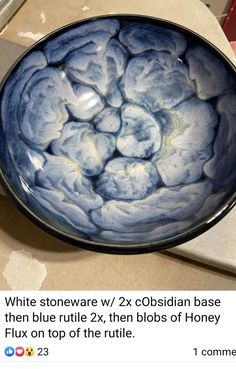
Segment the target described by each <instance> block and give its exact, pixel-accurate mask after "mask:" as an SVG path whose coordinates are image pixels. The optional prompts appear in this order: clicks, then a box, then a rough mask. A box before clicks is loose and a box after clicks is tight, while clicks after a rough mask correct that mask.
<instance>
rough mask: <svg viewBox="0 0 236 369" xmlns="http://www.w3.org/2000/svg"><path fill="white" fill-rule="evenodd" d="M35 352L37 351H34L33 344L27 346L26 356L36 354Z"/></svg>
mask: <svg viewBox="0 0 236 369" xmlns="http://www.w3.org/2000/svg"><path fill="white" fill-rule="evenodd" d="M34 354H35V351H34V348H33V347H32V346H28V347H26V349H25V355H26V356H34Z"/></svg>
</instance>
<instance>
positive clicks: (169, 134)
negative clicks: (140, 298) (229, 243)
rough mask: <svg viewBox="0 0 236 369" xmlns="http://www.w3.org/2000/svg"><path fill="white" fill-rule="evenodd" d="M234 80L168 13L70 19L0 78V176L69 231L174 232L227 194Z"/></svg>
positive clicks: (235, 133)
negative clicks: (0, 80)
mask: <svg viewBox="0 0 236 369" xmlns="http://www.w3.org/2000/svg"><path fill="white" fill-rule="evenodd" d="M235 86H236V84H235V70H234V68H233V67H232V65H230V63H229V62H228V61H227V60H226V59H225V58H224V57H223V56H222V55H221V54H220V52H218V51H217V50H215V49H214V48H213V47H212V46H211V45H210V44H208V43H207V42H205V41H204V40H202V39H201V38H200V37H198V36H196V35H194V34H192V33H191V32H190V31H187V30H184V29H181V27H178V26H176V25H173V24H171V23H168V22H162V21H159V20H155V19H150V18H144V17H133V16H116V17H101V18H97V19H92V20H86V21H83V22H80V23H77V24H73V25H70V26H67V27H65V28H63V29H61V30H59V31H57V32H54V33H53V34H51V35H49V36H48V37H47V38H45V39H44V40H42V41H41V42H39V43H37V44H36V45H35V46H34V47H33V48H31V49H30V50H29V51H28V52H27V53H26V54H25V55H24V56H23V57H22V58H21V59H20V60H19V61H18V62H17V63H16V65H15V66H14V68H13V69H12V70H11V71H10V73H9V74H8V76H7V77H6V79H5V81H4V83H3V85H2V89H1V93H0V100H1V117H0V125H1V126H0V154H1V170H2V177H3V181H4V184H5V186H7V189H8V191H9V192H10V193H11V195H12V196H13V197H14V198H15V200H16V202H17V204H18V205H20V206H21V208H23V209H24V210H25V211H26V213H27V214H28V215H29V216H30V217H31V218H32V219H33V220H36V221H38V222H39V223H40V224H41V225H42V226H46V228H47V229H48V230H49V231H50V230H51V231H52V232H53V233H54V234H56V235H57V236H59V237H64V238H65V239H66V240H67V241H69V242H70V241H72V242H76V241H78V242H79V241H80V240H84V241H85V242H87V244H89V243H90V242H92V243H94V244H97V245H106V246H107V247H108V248H109V247H114V246H115V245H116V246H119V247H124V248H128V247H131V248H132V247H134V248H135V247H141V246H145V245H148V244H150V243H152V244H155V245H156V247H157V248H158V245H159V246H160V247H169V246H171V245H173V244H176V243H180V242H182V241H183V240H184V237H186V235H191V234H192V236H193V235H195V233H196V234H197V233H199V232H201V231H203V230H204V227H205V228H207V227H208V226H209V225H210V224H211V222H214V221H215V219H217V218H218V217H220V216H221V214H222V212H224V211H225V210H226V209H227V208H229V207H231V206H232V204H233V202H234V193H235V183H236V172H235V158H236V145H235V142H236V94H235ZM161 245H162V246H161Z"/></svg>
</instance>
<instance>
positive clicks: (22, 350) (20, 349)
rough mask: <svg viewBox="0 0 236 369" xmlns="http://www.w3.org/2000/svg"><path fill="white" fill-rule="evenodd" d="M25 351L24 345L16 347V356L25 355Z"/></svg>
mask: <svg viewBox="0 0 236 369" xmlns="http://www.w3.org/2000/svg"><path fill="white" fill-rule="evenodd" d="M24 353H25V350H24V348H23V347H21V346H18V347H16V349H15V354H16V356H19V357H21V356H23V355H24Z"/></svg>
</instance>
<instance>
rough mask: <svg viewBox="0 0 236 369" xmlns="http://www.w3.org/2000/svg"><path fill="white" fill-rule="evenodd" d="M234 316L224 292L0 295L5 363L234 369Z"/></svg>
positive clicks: (233, 304)
mask: <svg viewBox="0 0 236 369" xmlns="http://www.w3.org/2000/svg"><path fill="white" fill-rule="evenodd" d="M235 311H236V295H235V293H234V292H225V291H222V292H207V291H205V292H182V291H181V292H180V291H178V292H173V291H172V292H161V291H160V292H156V291H153V292H150V291H142V292H122V291H121V292H83V291H80V292H75V291H71V292H48V291H45V292H42V291H40V292H0V340H1V346H0V362H2V363H4V368H17V365H18V364H19V362H21V363H22V367H24V368H28V367H29V368H31V367H32V368H38V367H40V363H42V361H43V362H47V368H54V366H53V365H55V367H57V368H60V367H63V362H64V367H65V363H67V364H69V363H70V366H69V365H67V364H66V367H67V368H74V367H76V366H73V365H74V363H76V362H77V363H78V362H80V366H79V367H80V368H83V367H84V368H100V367H103V368H108V367H109V368H118V367H119V368H121V367H122V368H126V367H127V368H134V367H135V368H141V367H142V368H153V367H157V363H159V364H158V367H159V368H160V367H161V368H162V367H163V368H179V367H181V368H185V367H186V368H187V367H188V368H198V367H199V368H200V367H201V368H211V367H212V368H213V367H214V368H218V367H219V368H222V363H223V362H224V368H231V367H232V368H233V367H235V365H236V340H235V333H234V332H235V328H236V314H235ZM30 350H32V353H31V354H30ZM55 362H57V364H54V363H55ZM59 363H61V364H60V365H62V366H60V365H59ZM143 363H145V364H143ZM160 363H162V364H161V365H162V366H160ZM190 363H191V364H190ZM49 364H50V366H49ZM117 365H118V366H117ZM119 365H120V366H119ZM142 365H143V366H142ZM155 365H156V366H155ZM168 365H169V366H168ZM171 365H172V366H171ZM173 365H175V366H173ZM178 365H179V366H178ZM197 365H198V366H197ZM218 365H219V366H218ZM220 365H221V366H220ZM18 367H19V366H18Z"/></svg>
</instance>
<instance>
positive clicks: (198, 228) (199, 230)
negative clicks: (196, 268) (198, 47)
mask: <svg viewBox="0 0 236 369" xmlns="http://www.w3.org/2000/svg"><path fill="white" fill-rule="evenodd" d="M126 18H129V20H133V21H141V22H143V23H145V22H147V21H150V23H153V24H156V25H157V26H161V27H163V28H171V29H173V30H176V31H179V32H182V33H183V34H186V35H187V36H188V37H191V38H193V39H195V40H199V41H201V43H203V44H205V45H206V46H207V47H208V48H210V49H211V50H213V51H214V53H216V54H217V55H218V56H219V57H220V58H221V59H223V60H224V62H225V63H226V64H227V65H228V67H229V68H230V69H231V70H232V71H233V72H234V73H236V66H235V65H234V64H233V62H232V61H231V60H230V59H229V58H228V57H227V56H226V55H225V54H224V53H223V52H222V51H221V50H220V49H219V48H218V47H217V46H215V45H214V44H213V43H212V42H210V41H209V40H207V39H206V38H204V37H203V36H202V35H200V34H198V33H197V32H195V31H192V30H191V29H189V28H187V27H186V26H183V25H181V24H179V23H176V22H173V21H170V20H167V19H162V18H158V17H154V16H149V15H143V14H130V13H112V14H104V15H98V16H92V17H88V18H83V19H80V20H77V21H75V22H72V23H68V24H66V25H64V26H62V27H59V28H57V29H55V30H53V31H52V32H50V33H48V34H47V35H45V36H44V37H43V38H41V39H40V40H39V41H37V42H35V43H34V44H33V45H32V46H30V47H29V48H27V49H26V50H25V51H24V52H23V53H22V54H21V55H20V56H19V57H18V58H17V59H16V61H15V62H14V63H13V65H12V66H11V67H10V68H9V69H8V71H7V72H6V73H5V75H4V77H3V79H2V80H1V82H0V98H1V96H2V92H3V89H4V86H5V83H6V82H7V80H8V78H9V76H10V75H11V73H12V72H13V71H14V70H15V69H16V68H17V66H18V65H19V63H20V62H21V61H22V60H23V59H24V58H25V56H27V55H28V54H30V53H31V52H33V51H34V50H37V48H38V47H39V46H41V45H43V44H45V43H46V42H47V41H49V40H50V39H53V38H54V37H55V36H59V35H60V34H62V33H63V32H64V31H66V30H69V29H72V28H74V27H76V26H79V25H83V24H86V23H87V22H89V21H94V20H98V19H118V20H119V19H121V20H125V19H126ZM0 106H1V99H0ZM0 124H1V115H0ZM0 183H1V185H2V187H3V189H4V191H5V192H6V194H7V195H8V197H9V198H10V199H11V200H12V201H13V203H14V204H15V206H16V207H17V208H18V209H19V210H20V212H21V213H22V214H23V215H25V216H26V217H27V218H28V219H29V220H30V221H31V222H32V223H34V224H36V225H37V226H38V227H39V228H41V229H42V230H44V231H45V232H47V233H48V234H49V235H51V236H54V237H56V238H57V239H60V240H61V241H64V242H66V243H68V244H70V245H72V246H76V247H80V248H83V249H87V250H91V251H97V252H102V253H107V254H141V253H149V252H155V251H162V250H166V249H169V248H172V247H174V246H178V245H181V244H182V243H185V242H187V241H190V240H192V239H193V238H195V237H197V236H199V235H201V234H203V233H204V232H206V231H207V230H209V229H210V228H212V227H213V226H214V225H215V224H217V223H218V222H219V221H220V220H221V219H222V218H224V217H225V215H226V214H228V212H229V211H230V210H231V209H232V208H233V207H234V206H235V204H236V191H235V190H232V191H231V192H230V194H229V195H228V197H227V200H224V204H223V205H222V206H221V207H219V208H217V209H216V210H215V211H214V212H213V213H212V215H210V216H208V217H206V218H204V220H202V221H201V222H199V223H198V224H197V225H195V226H194V227H191V228H190V229H189V230H187V231H185V232H183V233H181V234H179V235H176V236H172V237H168V238H166V239H165V240H161V241H149V242H142V243H127V244H126V243H111V242H109V243H108V242H107V243H106V242H98V241H91V240H87V239H83V238H80V236H79V235H78V236H76V235H73V234H71V233H69V232H66V231H63V230H60V229H58V228H57V227H56V226H54V225H53V224H50V223H48V222H47V221H46V220H44V219H43V217H41V216H40V215H38V214H37V212H36V211H32V210H31V208H29V207H28V206H27V205H26V204H25V203H24V202H23V200H22V199H21V198H20V196H18V195H17V191H15V190H14V184H13V183H10V180H9V178H8V176H7V175H6V173H5V167H4V165H3V162H2V159H1V157H0Z"/></svg>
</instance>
